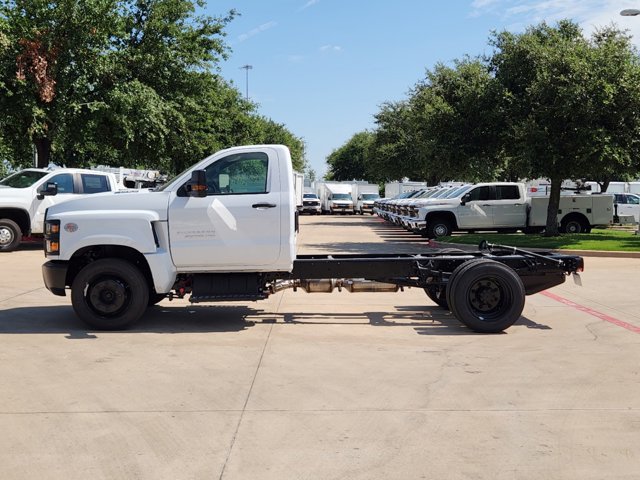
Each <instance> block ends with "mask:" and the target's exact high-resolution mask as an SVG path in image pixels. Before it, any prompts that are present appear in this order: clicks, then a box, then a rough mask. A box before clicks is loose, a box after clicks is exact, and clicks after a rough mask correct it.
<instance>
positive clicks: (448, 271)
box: [42, 235, 584, 333]
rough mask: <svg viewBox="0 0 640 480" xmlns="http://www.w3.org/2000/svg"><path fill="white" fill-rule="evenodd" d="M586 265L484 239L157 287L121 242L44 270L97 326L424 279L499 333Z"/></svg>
mask: <svg viewBox="0 0 640 480" xmlns="http://www.w3.org/2000/svg"><path fill="white" fill-rule="evenodd" d="M51 238H52V237H51V235H49V236H48V237H47V240H48V241H52V240H51ZM54 240H55V239H54ZM583 267H584V262H583V259H582V257H579V256H576V255H562V254H558V253H552V252H531V251H526V250H520V249H517V248H514V247H506V246H502V245H491V244H488V243H486V242H483V243H481V244H480V246H479V248H478V249H477V250H474V251H463V250H459V249H440V250H433V251H431V252H428V253H422V254H415V255H410V254H403V255H398V254H379V255H376V254H370V255H301V256H299V257H297V258H296V260H295V261H294V264H293V269H292V271H291V272H247V273H229V272H203V273H181V274H178V276H177V278H176V281H175V283H174V285H173V287H172V289H171V291H170V292H158V291H156V290H155V288H154V284H153V278H152V275H151V271H150V268H149V265H148V263H147V261H146V259H145V257H144V256H143V255H141V254H140V253H138V252H135V251H133V250H132V249H127V248H123V247H118V246H104V245H103V246H96V247H91V248H87V249H85V250H84V251H82V252H78V254H77V255H74V257H73V258H72V259H71V260H70V261H58V260H51V261H48V262H46V263H45V264H44V265H43V267H42V271H43V276H44V280H45V285H46V287H47V288H48V289H49V290H50V291H51V292H52V293H54V294H55V295H66V289H67V288H68V287H70V288H71V300H72V305H73V308H74V310H75V312H76V314H77V315H78V316H79V317H80V318H81V319H82V320H84V321H85V322H86V323H88V324H89V325H90V326H92V327H95V328H98V329H107V330H114V329H122V328H126V327H128V326H129V325H131V324H132V323H134V322H135V321H137V320H138V319H139V318H140V317H141V316H142V315H143V314H144V311H145V310H146V308H147V307H148V306H151V305H153V304H155V303H158V302H159V301H161V300H162V299H164V298H169V299H170V300H171V299H173V298H183V297H185V296H186V295H189V300H190V301H191V302H192V303H198V302H215V301H238V300H260V299H264V298H266V297H268V296H269V295H271V294H274V293H276V292H278V291H281V290H284V289H287V288H293V289H298V288H300V289H303V290H305V291H307V292H331V291H333V290H334V289H336V288H337V289H338V290H341V289H346V290H348V291H351V292H393V291H397V290H400V289H403V288H405V287H418V288H422V289H424V290H425V292H426V294H427V295H428V296H429V298H431V300H433V301H434V302H435V303H436V304H437V305H439V306H440V307H443V308H447V309H449V310H451V312H452V313H453V314H454V315H455V316H456V318H457V319H458V320H459V321H460V322H462V323H463V324H465V325H466V326H467V327H469V328H470V329H472V330H474V331H476V332H482V333H495V332H501V331H503V330H505V329H506V328H508V327H510V326H511V325H513V323H515V322H516V321H517V320H518V318H520V314H521V313H522V310H523V308H524V301H525V295H531V294H534V293H537V292H540V291H542V290H545V289H547V288H551V287H554V286H556V285H559V284H561V283H563V282H564V281H565V279H566V277H567V276H568V275H571V274H577V273H579V272H580V271H582V270H583Z"/></svg>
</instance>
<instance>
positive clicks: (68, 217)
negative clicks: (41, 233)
mask: <svg viewBox="0 0 640 480" xmlns="http://www.w3.org/2000/svg"><path fill="white" fill-rule="evenodd" d="M47 219H52V220H56V219H59V220H60V244H61V245H63V246H64V248H62V249H61V254H60V256H59V257H58V260H70V259H71V258H72V257H73V256H74V255H75V253H76V252H78V251H79V250H81V249H84V248H87V247H92V246H95V245H121V246H125V247H130V248H132V249H134V250H137V251H138V252H140V253H142V254H154V253H157V250H158V249H159V247H160V245H159V243H157V241H156V236H155V234H154V226H153V224H154V223H155V222H159V221H160V216H159V215H158V213H157V212H154V211H148V210H126V211H122V210H116V211H105V210H102V211H100V210H98V211H75V212H65V213H64V214H61V215H60V216H59V218H58V215H55V214H54V215H50V216H47Z"/></svg>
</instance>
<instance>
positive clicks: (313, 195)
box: [302, 193, 318, 200]
mask: <svg viewBox="0 0 640 480" xmlns="http://www.w3.org/2000/svg"><path fill="white" fill-rule="evenodd" d="M302 198H312V199H314V200H317V199H318V197H317V195H316V194H315V193H305V194H304V195H303V196H302Z"/></svg>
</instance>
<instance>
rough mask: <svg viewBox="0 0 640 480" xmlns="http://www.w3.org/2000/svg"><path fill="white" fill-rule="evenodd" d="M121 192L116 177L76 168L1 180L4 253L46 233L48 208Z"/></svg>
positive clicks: (26, 173) (31, 171) (0, 237)
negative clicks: (78, 199) (23, 241)
mask: <svg viewBox="0 0 640 480" xmlns="http://www.w3.org/2000/svg"><path fill="white" fill-rule="evenodd" d="M117 188H118V185H117V181H116V177H115V176H114V175H113V174H112V173H108V172H100V171H96V170H83V169H75V168H58V169H55V170H44V169H37V168H27V169H25V170H20V171H19V172H16V173H13V174H11V175H9V176H8V177H6V178H5V179H3V180H0V252H10V251H12V250H15V249H16V248H18V245H20V242H21V241H22V237H23V236H31V235H40V234H42V233H43V226H44V214H45V211H46V209H47V208H48V207H50V206H52V205H54V204H56V203H60V202H64V201H67V200H69V199H72V198H76V197H78V196H84V195H88V194H94V193H102V192H112V191H115V190H116V189H117Z"/></svg>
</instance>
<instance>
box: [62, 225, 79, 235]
mask: <svg viewBox="0 0 640 480" xmlns="http://www.w3.org/2000/svg"><path fill="white" fill-rule="evenodd" d="M64 231H65V232H69V233H74V232H77V231H78V224H76V223H65V224H64Z"/></svg>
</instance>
